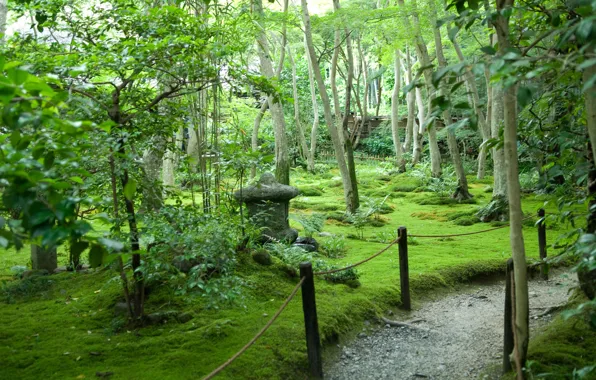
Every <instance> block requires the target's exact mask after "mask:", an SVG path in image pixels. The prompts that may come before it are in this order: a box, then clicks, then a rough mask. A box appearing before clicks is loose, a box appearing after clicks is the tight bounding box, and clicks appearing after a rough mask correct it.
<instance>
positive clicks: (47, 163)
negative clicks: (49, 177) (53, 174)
mask: <svg viewBox="0 0 596 380" xmlns="http://www.w3.org/2000/svg"><path fill="white" fill-rule="evenodd" d="M55 158H56V157H55V156H54V152H51V151H50V152H48V154H46V155H45V157H44V158H43V167H44V168H45V169H46V170H50V168H51V167H52V166H53V165H54V159H55Z"/></svg>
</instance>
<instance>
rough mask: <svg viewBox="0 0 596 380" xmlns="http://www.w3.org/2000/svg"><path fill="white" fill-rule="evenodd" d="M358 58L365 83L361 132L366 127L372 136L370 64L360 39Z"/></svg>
mask: <svg viewBox="0 0 596 380" xmlns="http://www.w3.org/2000/svg"><path fill="white" fill-rule="evenodd" d="M358 56H359V58H360V65H361V67H362V81H363V82H364V96H363V98H362V121H361V123H362V126H361V127H360V128H361V131H362V130H363V129H364V128H365V127H366V128H367V129H368V132H369V134H370V123H369V121H368V92H369V91H368V64H367V63H366V57H365V56H364V53H363V52H362V43H361V41H360V38H358Z"/></svg>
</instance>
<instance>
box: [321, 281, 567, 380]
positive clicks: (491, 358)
mask: <svg viewBox="0 0 596 380" xmlns="http://www.w3.org/2000/svg"><path fill="white" fill-rule="evenodd" d="M576 285H577V281H576V276H575V274H571V273H568V272H560V271H559V272H555V273H551V280H549V281H548V282H544V281H540V280H531V281H530V328H531V332H530V334H532V332H533V331H536V328H538V327H540V326H544V325H545V324H547V323H548V322H549V321H550V320H551V319H552V317H553V316H552V314H547V315H544V316H540V314H542V313H544V311H545V309H544V307H550V306H555V305H561V304H563V303H565V302H566V301H567V298H568V290H569V289H570V288H571V287H574V286H576ZM504 289H505V283H504V281H498V282H492V283H490V284H470V285H464V286H461V287H459V288H458V289H457V293H449V294H447V295H446V296H443V297H440V299H436V300H434V301H428V302H424V303H423V304H422V305H419V307H417V308H416V310H414V311H413V312H412V313H410V314H409V315H406V314H404V315H400V316H398V315H391V316H389V315H388V319H394V320H398V321H407V320H415V319H423V320H424V321H423V322H420V323H416V326H418V327H419V328H417V329H411V328H405V327H390V326H389V325H385V326H384V327H381V328H378V327H373V326H371V325H370V324H368V323H365V325H366V324H368V325H369V326H368V327H365V329H364V330H363V331H362V332H361V333H360V334H358V338H357V339H355V340H354V341H353V342H351V343H350V344H348V345H346V346H338V347H340V349H341V351H340V352H339V354H338V355H337V356H338V357H336V360H335V362H330V363H329V365H328V366H327V368H325V375H326V377H327V378H328V379H332V380H340V379H342V380H343V379H358V380H360V379H424V378H427V379H463V378H479V377H480V378H483V379H498V374H488V375H487V373H490V372H487V369H488V368H489V367H492V368H493V372H494V367H495V365H500V363H501V362H502V346H503V343H502V342H503V302H504ZM540 307H542V309H540ZM400 314H401V313H400Z"/></svg>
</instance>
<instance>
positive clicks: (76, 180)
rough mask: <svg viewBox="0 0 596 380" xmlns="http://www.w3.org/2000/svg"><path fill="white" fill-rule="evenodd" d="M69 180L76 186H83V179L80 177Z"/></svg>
mask: <svg viewBox="0 0 596 380" xmlns="http://www.w3.org/2000/svg"><path fill="white" fill-rule="evenodd" d="M70 180H71V181H73V182H76V183H78V184H81V185H82V184H83V179H82V178H81V177H77V176H74V177H70Z"/></svg>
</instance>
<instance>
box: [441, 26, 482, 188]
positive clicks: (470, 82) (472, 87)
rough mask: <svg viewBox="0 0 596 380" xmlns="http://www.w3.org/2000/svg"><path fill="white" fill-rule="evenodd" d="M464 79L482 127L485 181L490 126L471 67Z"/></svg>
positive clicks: (480, 160)
mask: <svg viewBox="0 0 596 380" xmlns="http://www.w3.org/2000/svg"><path fill="white" fill-rule="evenodd" d="M451 42H452V43H453V47H454V48H455V51H456V53H457V56H458V58H459V60H460V62H465V61H466V59H465V57H464V54H463V53H462V51H461V48H460V46H459V44H458V43H457V41H456V39H455V37H454V38H453V40H452V41H451ZM464 78H465V80H466V84H467V87H468V89H469V91H470V92H471V94H472V101H473V104H472V105H473V107H474V112H475V113H476V115H477V116H478V126H479V127H480V128H478V131H479V132H480V137H482V146H481V147H480V149H479V151H478V172H477V177H478V179H483V178H484V176H485V175H486V155H487V152H488V151H487V149H486V142H487V140H488V139H489V138H490V126H489V125H487V123H486V118H485V115H484V112H483V111H482V107H481V106H480V96H479V95H478V86H476V78H475V77H474V73H473V72H472V70H471V69H470V68H469V67H466V72H465V75H464Z"/></svg>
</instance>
